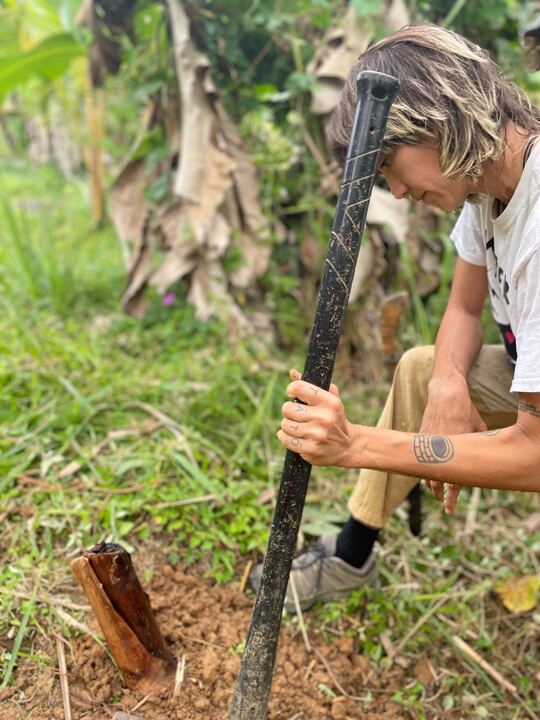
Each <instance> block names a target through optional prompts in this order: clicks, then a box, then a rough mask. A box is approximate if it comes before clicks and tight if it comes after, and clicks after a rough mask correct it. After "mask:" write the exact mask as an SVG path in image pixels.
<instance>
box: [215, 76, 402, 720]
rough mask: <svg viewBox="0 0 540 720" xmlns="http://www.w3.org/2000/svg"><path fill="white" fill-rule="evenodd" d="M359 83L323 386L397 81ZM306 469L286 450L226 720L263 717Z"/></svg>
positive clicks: (333, 239) (329, 300) (319, 322)
mask: <svg viewBox="0 0 540 720" xmlns="http://www.w3.org/2000/svg"><path fill="white" fill-rule="evenodd" d="M357 88H358V106H357V108H356V114H355V118H354V124H353V127H352V133H351V139H350V142H349V148H348V151H347V159H346V161H345V170H344V175H343V181H342V184H341V188H340V191H339V198H338V202H337V207H336V213H335V216H334V222H333V226H332V233H331V236H330V244H329V248H328V254H327V257H326V263H325V266H324V272H323V277H322V282H321V289H320V293H319V300H318V303H317V310H316V314H315V320H314V324H313V328H312V331H311V337H310V341H309V349H308V353H307V358H306V364H305V368H304V372H303V375H302V378H303V379H304V380H306V381H308V382H310V383H313V384H315V385H318V386H319V387H321V388H323V389H324V390H327V389H328V388H329V387H330V381H331V379H332V373H333V370H334V362H335V358H336V352H337V347H338V343H339V338H340V335H341V330H342V326H343V320H344V317H345V311H346V308H347V302H348V299H349V293H350V290H351V283H352V279H353V275H354V269H355V265H356V259H357V257H358V251H359V249H360V241H361V237H362V232H363V229H364V225H365V221H366V213H367V208H368V204H369V199H370V197H371V191H372V188H373V181H374V178H375V172H376V167H377V161H378V156H379V151H380V148H381V143H382V139H383V136H384V130H385V127H386V122H387V119H388V112H389V110H390V106H391V104H392V100H393V99H394V97H395V94H396V92H397V89H398V84H397V81H396V79H395V78H393V77H391V76H389V75H384V74H382V73H376V72H361V73H360V74H359V75H358V79H357ZM310 472H311V465H310V464H309V463H308V462H306V461H305V460H303V459H302V458H301V457H300V455H297V454H296V453H293V452H291V451H290V450H288V451H287V453H286V456H285V463H284V467H283V475H282V478H281V484H280V487H279V492H278V497H277V502H276V510H275V513H274V518H273V521H272V529H271V531H270V539H269V542H268V550H267V553H266V559H265V561H264V567H263V571H262V577H261V584H260V587H259V592H258V594H257V600H256V602H255V609H254V611H253V617H252V619H251V625H250V628H249V632H248V637H247V641H246V648H245V650H244V654H243V656H242V663H241V666H240V673H239V676H238V681H237V685H236V689H235V693H234V696H233V701H232V705H231V709H230V712H229V720H264V718H265V717H266V711H267V707H268V698H269V695H270V688H271V685H272V674H273V669H274V662H275V657H276V649H277V642H278V635H279V628H280V624H281V614H282V610H283V601H284V598H285V591H286V589H287V582H288V579H289V573H290V569H291V564H292V559H293V554H294V549H295V546H296V538H297V536H298V528H299V526H300V520H301V518H302V509H303V507H304V501H305V497H306V491H307V485H308V480H309V475H310Z"/></svg>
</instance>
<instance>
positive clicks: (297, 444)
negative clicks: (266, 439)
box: [291, 438, 300, 447]
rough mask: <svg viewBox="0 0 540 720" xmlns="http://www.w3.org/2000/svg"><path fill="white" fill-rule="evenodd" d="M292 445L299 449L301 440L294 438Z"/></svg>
mask: <svg viewBox="0 0 540 720" xmlns="http://www.w3.org/2000/svg"><path fill="white" fill-rule="evenodd" d="M291 445H294V446H295V447H298V446H299V445H300V440H299V439H298V438H292V440H291Z"/></svg>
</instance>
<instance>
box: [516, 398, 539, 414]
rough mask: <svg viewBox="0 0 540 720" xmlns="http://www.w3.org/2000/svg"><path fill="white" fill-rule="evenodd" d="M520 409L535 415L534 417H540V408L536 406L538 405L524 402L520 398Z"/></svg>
mask: <svg viewBox="0 0 540 720" xmlns="http://www.w3.org/2000/svg"><path fill="white" fill-rule="evenodd" d="M518 410H521V411H522V412H526V413H529V415H534V417H537V418H540V408H538V407H536V405H530V404H529V403H526V402H523V400H520V401H519V402H518Z"/></svg>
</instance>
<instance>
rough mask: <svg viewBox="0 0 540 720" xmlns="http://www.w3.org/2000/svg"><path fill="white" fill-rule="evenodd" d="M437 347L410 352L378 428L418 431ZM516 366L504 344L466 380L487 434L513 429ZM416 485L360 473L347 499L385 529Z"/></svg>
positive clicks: (490, 349)
mask: <svg viewBox="0 0 540 720" xmlns="http://www.w3.org/2000/svg"><path fill="white" fill-rule="evenodd" d="M433 356H434V348H433V346H429V347H420V348H415V349H413V350H409V351H408V352H406V353H405V354H404V355H403V357H402V358H401V360H400V362H399V364H398V366H397V368H396V372H395V375H394V381H393V383H392V388H391V390H390V393H389V395H388V399H387V401H386V405H385V407H384V410H383V412H382V415H381V418H380V420H379V422H378V427H383V428H389V429H392V430H402V431H405V432H418V430H419V429H420V424H421V422H422V416H423V414H424V409H425V407H426V403H427V392H428V382H429V380H430V378H431V374H432V370H433ZM512 372H513V367H512V364H511V362H510V360H509V359H508V356H507V354H506V351H505V349H504V348H503V347H502V345H486V346H484V347H483V348H482V350H481V351H480V354H479V355H478V358H477V361H476V363H475V364H474V366H473V367H472V369H471V372H470V373H469V378H468V384H469V392H470V395H471V399H472V401H473V403H474V405H475V407H476V409H477V410H478V412H479V413H480V415H481V416H482V419H483V420H484V422H485V423H486V425H487V426H488V429H489V430H492V429H495V428H500V427H507V426H508V425H512V424H513V423H514V422H515V419H516V412H517V397H516V396H515V395H514V394H512V393H510V389H509V388H510V385H511V383H512ZM416 483H417V479H416V478H411V477H406V476H405V475H397V474H395V473H387V472H380V471H378V470H362V471H361V472H360V477H359V478H358V483H357V485H356V488H355V490H354V492H353V494H352V495H351V498H350V500H349V510H350V512H351V515H352V516H353V517H354V518H356V519H357V520H359V521H361V522H363V523H364V524H365V525H369V526H371V527H374V528H382V527H384V525H385V524H386V522H387V520H388V518H389V517H390V515H391V514H392V513H393V512H394V510H395V509H396V508H397V506H398V505H399V504H400V503H401V502H402V501H403V500H404V499H405V497H406V496H407V495H408V493H409V490H410V489H411V488H412V487H413V486H414V485H415V484H416Z"/></svg>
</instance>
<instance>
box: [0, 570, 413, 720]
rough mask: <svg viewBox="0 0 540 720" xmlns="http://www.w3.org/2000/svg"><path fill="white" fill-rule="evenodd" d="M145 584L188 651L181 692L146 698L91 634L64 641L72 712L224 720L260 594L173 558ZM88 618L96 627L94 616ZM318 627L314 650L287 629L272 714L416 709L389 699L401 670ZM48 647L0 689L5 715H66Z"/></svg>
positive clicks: (177, 649)
mask: <svg viewBox="0 0 540 720" xmlns="http://www.w3.org/2000/svg"><path fill="white" fill-rule="evenodd" d="M146 589H147V591H149V595H150V600H151V603H152V607H153V608H154V612H155V614H156V618H157V621H158V624H159V626H160V628H161V631H162V633H163V635H164V637H165V640H166V641H167V643H168V644H169V646H170V648H171V650H172V652H173V653H174V654H175V655H176V657H177V658H178V659H179V661H181V660H182V658H185V672H184V681H183V683H182V685H181V687H180V691H179V693H178V695H177V697H163V698H156V697H149V698H143V697H142V696H141V695H138V694H137V693H135V692H132V691H130V690H127V689H126V688H125V687H124V686H123V684H122V680H121V678H120V676H119V674H118V672H117V671H116V669H115V667H114V665H113V663H112V661H111V659H110V658H109V656H108V655H107V653H106V652H105V650H104V649H103V648H102V647H101V646H100V645H99V644H98V643H97V642H96V640H95V639H94V638H92V637H90V636H89V635H87V634H86V635H82V636H81V637H79V638H77V639H75V640H73V641H72V642H71V650H70V649H69V648H66V659H67V668H68V680H69V692H70V698H71V704H72V714H73V720H106V719H107V718H111V719H112V718H114V716H115V714H116V713H121V712H124V713H128V714H129V713H131V714H132V715H134V716H136V717H138V718H141V719H142V720H225V718H226V717H227V713H228V709H229V705H230V702H231V698H232V694H233V690H234V685H235V680H236V676H237V673H238V669H239V666H240V659H241V649H242V643H243V641H244V640H245V637H246V633H247V629H248V625H249V622H250V619H251V613H252V610H253V597H246V596H245V595H243V594H241V593H239V592H238V591H237V590H235V589H234V588H232V587H224V586H215V585H212V584H211V583H210V582H208V581H205V580H202V579H200V578H198V577H196V576H195V575H192V574H190V573H189V572H187V571H186V570H185V569H184V568H176V569H173V568H172V567H170V566H165V567H163V568H161V570H160V571H159V572H157V573H156V575H155V579H154V581H153V582H152V583H150V585H149V587H148V588H146ZM89 624H90V625H91V626H92V627H94V626H93V622H92V621H90V619H89ZM96 634H97V635H100V633H99V631H97V628H96ZM312 635H313V633H311V632H310V639H311V643H312V645H313V650H312V652H310V653H308V652H307V650H306V648H305V645H304V643H303V640H302V637H301V634H300V632H299V631H297V632H294V630H291V629H289V628H282V631H281V636H280V642H279V648H278V655H277V660H276V667H275V673H274V683H273V686H272V693H271V698H270V704H269V713H268V718H269V720H278V719H280V720H282V719H283V720H284V719H286V720H326V719H328V720H331V719H337V720H347V719H350V720H353V719H354V720H356V719H357V718H364V720H383V719H384V720H388V719H389V718H392V719H394V720H395V719H397V718H405V717H407V716H408V715H407V713H406V712H404V711H403V709H402V708H401V707H400V706H399V705H396V704H395V703H392V702H391V700H389V698H390V697H391V695H392V694H393V693H394V692H395V691H396V690H397V689H398V688H399V687H400V686H402V685H403V682H404V677H403V675H404V672H403V670H402V669H401V668H396V669H393V670H388V671H382V672H380V671H379V672H378V673H377V674H375V673H374V672H373V670H372V667H371V665H370V662H369V661H368V660H367V659H366V658H364V657H361V656H359V655H357V654H355V653H354V652H353V641H352V639H351V638H348V637H340V638H338V639H337V640H336V641H335V642H333V643H332V644H331V645H326V644H325V643H324V642H323V641H322V639H321V638H317V637H315V636H313V637H312ZM40 652H41V654H48V655H49V657H50V660H51V664H50V665H47V664H43V663H37V662H36V661H35V660H34V661H31V660H24V661H21V662H20V663H19V668H18V671H17V676H16V684H15V685H14V686H13V687H9V688H7V689H6V690H4V691H3V693H2V694H1V695H0V720H26V718H34V720H38V719H39V720H64V717H65V715H64V710H63V705H62V696H61V691H60V683H59V680H58V671H57V670H56V658H55V657H54V656H53V650H52V646H51V647H50V648H42V649H41V650H40ZM368 691H370V693H369V695H368V696H367V695H366V694H367V693H368Z"/></svg>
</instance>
